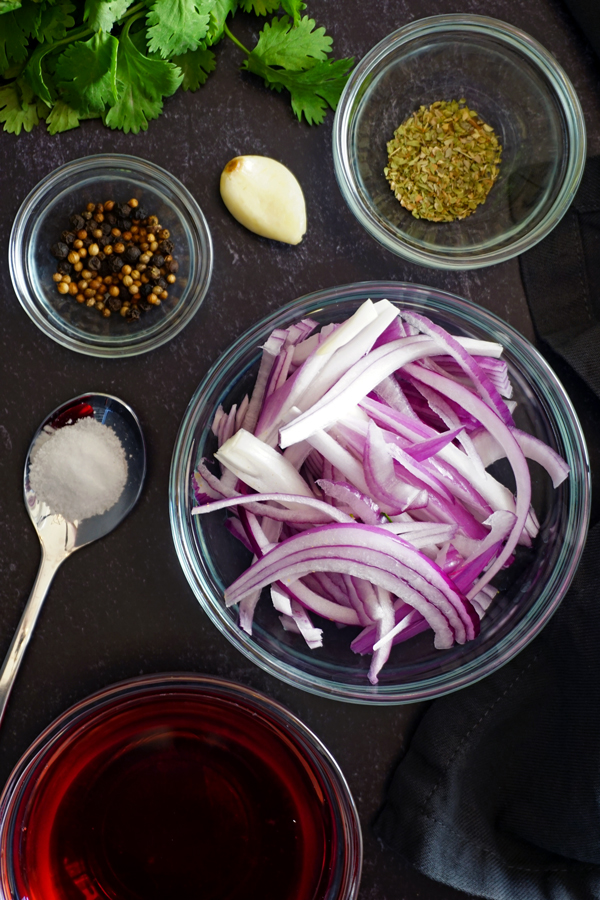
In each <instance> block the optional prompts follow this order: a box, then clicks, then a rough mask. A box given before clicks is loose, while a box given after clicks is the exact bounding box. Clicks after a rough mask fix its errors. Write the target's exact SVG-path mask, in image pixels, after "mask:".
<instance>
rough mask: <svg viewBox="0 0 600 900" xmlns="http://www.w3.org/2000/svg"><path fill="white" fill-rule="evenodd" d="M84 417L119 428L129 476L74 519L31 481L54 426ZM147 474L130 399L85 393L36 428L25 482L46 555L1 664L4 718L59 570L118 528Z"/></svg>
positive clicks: (29, 509)
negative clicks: (99, 505)
mask: <svg viewBox="0 0 600 900" xmlns="http://www.w3.org/2000/svg"><path fill="white" fill-rule="evenodd" d="M84 418H94V419H95V420H96V421H97V422H100V423H101V424H103V425H107V426H109V427H110V428H111V429H112V430H113V431H114V433H115V434H116V436H117V437H118V439H119V441H120V442H121V445H122V447H123V450H124V451H125V458H126V461H127V480H126V483H125V486H124V488H123V491H122V493H121V495H120V497H119V499H118V500H117V502H116V503H114V504H113V506H111V507H110V508H109V509H107V510H106V511H105V512H103V513H100V514H99V515H96V516H90V517H89V518H86V519H82V520H74V521H71V520H69V519H68V518H66V517H65V516H63V515H60V514H59V513H56V512H53V511H52V509H51V508H50V506H49V505H48V504H47V503H46V502H45V501H44V500H42V499H41V498H39V497H38V496H37V495H36V493H35V491H34V490H33V489H32V487H31V482H30V472H31V464H32V460H33V459H34V458H35V455H36V453H37V452H38V451H39V449H40V448H41V446H42V445H43V444H44V443H45V442H46V441H47V440H49V439H50V438H51V436H52V434H53V433H54V432H56V431H57V430H58V429H60V428H67V427H69V426H70V425H73V424H74V423H75V422H76V421H78V420H79V419H84ZM145 475H146V447H145V444H144V437H143V434H142V429H141V426H140V423H139V421H138V419H137V416H136V415H135V413H134V412H133V410H132V409H131V408H130V407H129V406H127V404H126V403H123V402H122V401H121V400H118V399H117V398H116V397H112V396H111V395H110V394H81V395H80V396H79V397H74V398H73V399H72V400H69V401H68V402H67V403H63V404H62V405H61V406H59V407H57V408H56V409H55V410H54V411H53V412H51V413H50V415H49V416H47V418H46V419H44V421H43V422H42V424H41V425H40V427H39V428H38V430H37V432H36V433H35V435H34V437H33V440H32V442H31V445H30V447H29V452H28V453H27V459H26V461H25V474H24V484H23V486H24V494H25V505H26V507H27V512H28V513H29V517H30V518H31V521H32V522H33V525H34V528H35V530H36V531H37V534H38V537H39V540H40V545H41V549H42V558H41V562H40V567H39V570H38V574H37V578H36V580H35V584H34V586H33V589H32V591H31V594H30V596H29V600H28V601H27V604H26V606H25V610H24V612H23V615H22V617H21V621H20V623H19V626H18V628H17V631H16V633H15V636H14V637H13V639H12V642H11V645H10V647H9V650H8V653H7V655H6V658H5V660H4V663H3V665H2V669H1V670H0V723H1V722H2V718H3V716H4V712H5V709H6V704H7V702H8V698H9V696H10V692H11V690H12V686H13V684H14V681H15V678H16V676H17V672H18V670H19V666H20V665H21V661H22V659H23V656H24V653H25V650H26V648H27V645H28V643H29V640H30V638H31V635H32V633H33V630H34V628H35V624H36V622H37V618H38V616H39V613H40V610H41V608H42V605H43V603H44V600H45V598H46V594H47V593H48V588H49V587H50V584H51V583H52V579H53V578H54V575H55V574H56V571H57V570H58V568H59V566H60V565H61V564H62V563H63V562H64V560H65V559H67V557H68V556H70V555H71V554H72V553H74V552H75V550H79V548H80V547H85V545H86V544H91V543H92V541H97V540H99V539H100V538H102V537H104V536H105V535H107V534H108V533H109V532H110V531H112V530H113V528H116V526H117V525H118V524H119V522H121V520H122V519H124V518H125V516H126V515H127V514H128V513H129V512H130V511H131V510H132V509H133V507H134V506H135V504H136V502H137V500H138V498H139V496H140V493H141V490H142V485H143V483H144V477H145Z"/></svg>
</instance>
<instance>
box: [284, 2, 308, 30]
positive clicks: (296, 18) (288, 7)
mask: <svg viewBox="0 0 600 900" xmlns="http://www.w3.org/2000/svg"><path fill="white" fill-rule="evenodd" d="M281 7H282V9H283V11H284V12H286V13H287V14H288V16H291V17H292V21H293V23H294V25H298V23H299V22H300V13H301V12H302V10H303V9H306V3H303V2H302V0H281Z"/></svg>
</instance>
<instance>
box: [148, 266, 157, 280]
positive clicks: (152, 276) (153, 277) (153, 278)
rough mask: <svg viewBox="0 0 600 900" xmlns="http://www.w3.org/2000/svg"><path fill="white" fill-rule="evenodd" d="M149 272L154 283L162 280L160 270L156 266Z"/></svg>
mask: <svg viewBox="0 0 600 900" xmlns="http://www.w3.org/2000/svg"><path fill="white" fill-rule="evenodd" d="M147 272H148V275H149V276H150V278H151V279H152V281H156V280H157V279H158V278H160V269H157V268H156V266H151V267H150V268H149V269H147Z"/></svg>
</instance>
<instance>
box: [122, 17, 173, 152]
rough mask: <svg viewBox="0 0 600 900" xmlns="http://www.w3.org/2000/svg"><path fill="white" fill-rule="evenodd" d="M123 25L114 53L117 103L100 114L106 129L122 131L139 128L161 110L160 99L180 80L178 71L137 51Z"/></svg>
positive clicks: (146, 126)
mask: <svg viewBox="0 0 600 900" xmlns="http://www.w3.org/2000/svg"><path fill="white" fill-rule="evenodd" d="M128 31H129V29H128V28H127V26H126V27H125V28H124V29H123V31H122V32H121V36H120V38H119V51H118V54H117V82H118V90H119V95H118V99H117V102H116V103H115V104H114V105H113V106H111V108H110V109H109V110H108V111H107V112H105V114H104V124H105V125H108V127H109V128H122V129H123V131H124V132H125V134H129V132H130V131H132V132H133V133H134V134H137V133H138V132H139V131H140V129H141V130H142V131H146V129H147V128H148V122H149V121H150V120H151V119H157V118H158V116H159V115H160V113H161V112H162V106H163V103H162V98H163V97H170V96H171V94H174V93H175V91H176V90H177V88H178V87H179V85H180V84H181V82H182V80H183V75H182V73H181V71H180V70H179V69H178V68H177V66H174V65H173V64H172V63H170V62H165V61H164V60H162V59H149V58H148V57H147V56H144V54H143V53H140V52H139V50H137V49H136V48H135V47H134V45H133V43H132V41H131V38H130V37H129V34H128Z"/></svg>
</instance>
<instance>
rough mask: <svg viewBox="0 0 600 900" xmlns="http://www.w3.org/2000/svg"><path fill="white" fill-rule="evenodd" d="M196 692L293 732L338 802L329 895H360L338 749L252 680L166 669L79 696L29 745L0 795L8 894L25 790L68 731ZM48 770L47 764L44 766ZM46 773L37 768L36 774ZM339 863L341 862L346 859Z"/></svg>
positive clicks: (0, 858)
mask: <svg viewBox="0 0 600 900" xmlns="http://www.w3.org/2000/svg"><path fill="white" fill-rule="evenodd" d="M178 691H179V692H184V691H192V692H194V693H200V694H201V695H202V696H208V697H215V698H218V699H220V700H224V701H225V702H233V703H234V704H239V705H241V706H242V708H244V709H245V710H248V711H252V710H254V711H255V713H256V714H259V715H260V714H261V713H262V714H264V715H265V716H266V717H270V718H272V719H273V720H274V721H275V723H276V724H277V726H278V727H279V728H280V730H281V732H283V733H285V732H289V733H290V734H291V735H292V736H293V737H294V738H295V739H296V741H297V742H298V745H299V747H300V750H301V752H302V755H303V756H304V757H305V758H308V759H310V761H311V764H312V765H316V766H318V768H319V769H320V770H321V775H322V777H323V779H324V781H325V782H326V783H327V789H328V791H329V793H330V796H331V800H332V806H335V809H336V813H337V817H338V818H339V827H340V841H339V844H340V847H341V848H342V851H343V853H344V855H345V859H344V861H343V870H342V871H341V872H338V873H337V877H336V878H335V880H334V882H333V884H332V885H330V891H331V892H329V891H328V894H327V896H326V897H325V898H324V900H356V897H357V895H358V890H359V886H360V878H361V871H362V863H363V838H362V829H361V824H360V818H359V815H358V810H357V807H356V802H355V800H354V797H353V796H352V792H351V790H350V787H349V785H348V782H347V780H346V777H345V776H344V773H343V772H342V770H341V768H340V766H339V764H338V762H337V761H336V759H335V757H334V756H333V754H332V753H331V752H330V750H328V748H327V747H326V746H325V744H324V743H323V742H322V741H321V739H320V738H319V737H317V735H316V734H315V733H314V732H313V731H312V729H310V728H309V727H308V725H306V724H305V723H304V722H303V721H302V720H301V719H300V718H298V716H296V715H295V714H294V713H293V712H291V710H289V709H287V707H286V706H284V705H283V704H282V703H279V701H277V700H275V699H273V698H272V697H269V696H268V695H267V694H264V693H263V692H262V691H259V690H256V689H255V688H253V687H249V686H248V685H242V684H239V683H237V682H235V681H232V680H230V679H226V678H222V677H220V676H218V675H209V674H199V673H195V672H164V673H156V674H151V675H142V676H137V677H134V678H128V679H126V680H123V681H119V682H117V683H116V684H112V685H109V686H108V687H104V688H101V689H100V690H98V691H95V692H94V693H93V694H90V695H89V696H87V697H84V698H83V699H82V700H79V701H77V702H76V703H74V704H73V705H72V706H70V707H69V708H68V709H67V710H65V711H64V712H62V713H61V714H60V715H59V716H58V717H57V718H56V719H54V720H53V721H52V722H51V723H50V724H49V725H48V726H47V727H46V728H45V729H44V730H43V731H42V732H41V733H40V734H39V735H38V737H37V738H35V740H34V741H33V742H32V743H31V744H30V746H29V747H28V748H27V750H26V751H25V752H24V753H23V755H22V756H21V758H20V759H19V761H18V762H17V764H16V765H15V767H14V768H13V770H12V772H11V774H10V776H9V778H8V780H7V782H6V784H5V786H4V789H3V790H2V794H1V796H0V851H1V852H0V886H2V888H3V889H4V891H3V896H6V897H8V898H11V897H12V898H14V892H13V891H12V890H10V888H11V887H12V878H11V875H12V863H11V859H12V857H11V854H9V853H8V852H7V843H9V842H10V840H11V834H12V830H13V828H14V822H15V818H16V815H17V812H18V807H19V802H20V799H21V796H22V794H23V791H24V790H25V789H26V788H27V785H28V783H29V780H30V779H31V778H32V777H35V776H36V769H37V768H39V764H40V761H42V760H43V759H53V758H54V757H55V755H56V754H57V753H60V747H61V742H62V740H63V739H64V738H65V737H66V736H67V735H68V734H69V733H71V734H73V733H75V734H76V733H77V732H78V731H80V730H81V729H82V728H83V729H85V728H88V727H89V726H90V724H93V723H94V721H96V720H97V718H98V717H99V716H102V715H103V713H104V712H106V711H107V710H109V709H110V707H111V705H112V704H115V703H117V704H119V703H126V702H131V701H132V699H135V698H136V697H140V696H165V695H166V694H169V693H176V692H178ZM44 769H45V766H44ZM40 774H41V775H43V772H42V773H37V777H39V776H40ZM339 862H340V865H342V863H341V861H339Z"/></svg>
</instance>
